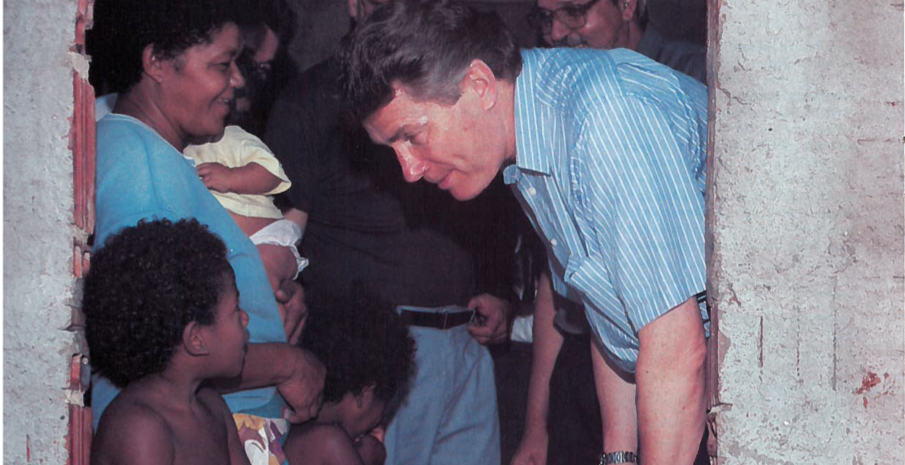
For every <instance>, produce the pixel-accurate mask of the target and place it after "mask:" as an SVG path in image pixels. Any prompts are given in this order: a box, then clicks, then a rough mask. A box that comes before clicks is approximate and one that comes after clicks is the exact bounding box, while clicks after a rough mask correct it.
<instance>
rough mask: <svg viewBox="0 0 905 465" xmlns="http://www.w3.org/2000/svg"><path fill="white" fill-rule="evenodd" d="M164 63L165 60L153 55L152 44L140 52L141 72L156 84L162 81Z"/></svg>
mask: <svg viewBox="0 0 905 465" xmlns="http://www.w3.org/2000/svg"><path fill="white" fill-rule="evenodd" d="M165 61H167V60H164V59H163V58H161V57H160V56H159V55H157V54H155V53H154V44H148V45H147V46H145V48H144V50H142V51H141V67H142V70H143V71H144V73H145V74H147V75H148V76H150V77H151V79H153V80H154V81H156V82H161V81H162V80H163V74H164V66H165V65H166V63H165Z"/></svg>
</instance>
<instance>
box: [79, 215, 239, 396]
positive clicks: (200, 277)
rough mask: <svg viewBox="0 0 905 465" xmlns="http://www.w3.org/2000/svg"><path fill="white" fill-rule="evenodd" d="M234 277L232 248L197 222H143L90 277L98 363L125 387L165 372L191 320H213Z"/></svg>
mask: <svg viewBox="0 0 905 465" xmlns="http://www.w3.org/2000/svg"><path fill="white" fill-rule="evenodd" d="M234 279H235V277H234V275H233V272H232V268H230V265H229V262H228V261H227V259H226V246H224V245H223V242H222V241H221V240H220V239H219V238H218V237H217V236H215V235H214V234H212V233H211V232H210V231H208V230H207V227H206V226H202V225H201V224H199V223H198V221H197V220H194V219H189V220H181V221H178V222H176V223H173V222H170V221H169V220H159V221H141V222H139V223H138V225H137V226H134V227H129V228H125V229H123V230H122V231H121V232H119V233H118V234H116V235H113V236H110V237H109V238H108V239H107V240H106V241H105V242H104V244H103V247H102V248H101V249H100V250H99V251H98V252H97V253H95V254H94V256H93V257H92V259H91V268H90V270H89V272H88V276H87V278H86V279H85V292H84V298H83V301H82V310H83V311H84V313H85V317H86V323H85V325H86V328H85V333H86V336H87V339H88V347H89V350H90V353H91V364H92V366H93V367H94V368H95V369H96V370H98V371H99V372H100V373H101V374H102V375H104V376H106V377H107V378H108V379H110V381H112V382H113V383H114V384H116V385H117V386H119V387H124V386H126V385H127V384H129V382H131V381H134V380H137V379H139V378H142V377H144V376H147V375H149V374H153V373H158V372H160V371H162V370H163V369H164V368H165V367H166V365H167V364H168V363H169V362H170V359H171V358H172V356H173V352H174V350H175V348H176V346H177V344H178V343H179V341H180V340H181V338H182V332H183V329H184V328H185V326H186V325H187V324H188V323H189V322H192V321H196V322H198V323H200V324H203V325H209V324H212V323H213V322H214V318H215V311H214V307H215V305H216V304H217V301H218V297H219V295H220V293H221V291H222V290H223V289H224V286H225V285H226V283H227V282H229V281H227V280H234Z"/></svg>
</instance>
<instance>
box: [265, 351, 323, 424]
mask: <svg viewBox="0 0 905 465" xmlns="http://www.w3.org/2000/svg"><path fill="white" fill-rule="evenodd" d="M291 350H292V356H291V357H289V358H288V359H286V360H280V362H281V363H288V364H290V365H289V367H290V374H289V377H288V378H287V379H285V380H284V381H283V382H281V383H278V384H277V389H278V390H279V391H280V394H281V395H282V396H283V399H284V400H285V401H286V403H287V404H289V407H290V408H291V411H290V412H288V413H289V415H288V420H289V422H290V423H302V422H305V421H307V420H310V419H312V418H314V417H316V416H317V413H318V412H319V411H320V409H321V405H323V401H324V399H323V396H322V395H321V391H323V390H324V377H325V376H326V374H327V370H326V368H324V365H323V364H322V363H321V362H320V361H319V360H318V359H317V357H315V356H314V354H312V353H311V352H309V351H307V350H304V349H301V348H298V347H291Z"/></svg>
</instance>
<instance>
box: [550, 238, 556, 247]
mask: <svg viewBox="0 0 905 465" xmlns="http://www.w3.org/2000/svg"><path fill="white" fill-rule="evenodd" d="M556 244H557V242H556V239H550V245H552V246H553V247H556Z"/></svg>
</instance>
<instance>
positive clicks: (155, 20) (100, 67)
mask: <svg viewBox="0 0 905 465" xmlns="http://www.w3.org/2000/svg"><path fill="white" fill-rule="evenodd" d="M245 1H246V0H96V1H95V2H94V25H93V27H92V28H91V29H90V30H88V32H87V35H86V39H85V40H86V44H85V45H86V49H87V52H88V54H89V55H90V56H91V69H90V71H89V79H90V81H91V84H92V85H94V87H95V89H97V90H98V95H100V94H101V93H106V92H125V91H127V90H129V89H130V88H131V87H132V86H133V85H135V84H136V83H137V82H138V81H139V80H140V79H141V73H142V69H143V68H142V61H141V60H142V52H143V51H144V49H145V47H147V46H148V45H152V46H153V50H154V52H155V54H157V55H158V56H160V57H162V58H174V57H176V56H178V55H179V54H181V53H182V52H184V51H185V50H186V49H188V48H189V47H191V46H193V45H197V44H201V43H205V42H207V41H209V40H210V38H211V35H212V34H213V33H214V32H216V31H218V30H219V29H220V28H221V27H223V25H225V24H227V23H235V24H237V25H240V26H242V25H245V23H246V21H247V20H248V15H247V11H248V8H249V7H248V5H247V4H246V3H245Z"/></svg>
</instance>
